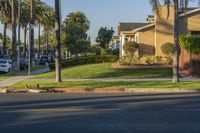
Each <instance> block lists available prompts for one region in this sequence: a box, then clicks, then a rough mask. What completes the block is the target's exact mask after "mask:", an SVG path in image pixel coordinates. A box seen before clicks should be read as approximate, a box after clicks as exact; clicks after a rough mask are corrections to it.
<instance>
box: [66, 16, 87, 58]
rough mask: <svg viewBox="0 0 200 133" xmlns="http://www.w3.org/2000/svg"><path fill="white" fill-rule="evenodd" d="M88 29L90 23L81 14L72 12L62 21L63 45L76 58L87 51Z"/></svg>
mask: <svg viewBox="0 0 200 133" xmlns="http://www.w3.org/2000/svg"><path fill="white" fill-rule="evenodd" d="M89 27H90V22H89V20H88V19H87V17H86V16H85V14H84V13H82V12H72V13H70V14H69V15H68V16H67V18H66V19H65V21H64V31H65V37H66V38H65V44H66V46H67V48H68V50H69V51H70V52H71V53H72V54H75V55H76V57H77V56H78V54H81V53H86V52H87V51H88V49H89V46H90V38H89V37H88V35H87V31H88V30H89Z"/></svg>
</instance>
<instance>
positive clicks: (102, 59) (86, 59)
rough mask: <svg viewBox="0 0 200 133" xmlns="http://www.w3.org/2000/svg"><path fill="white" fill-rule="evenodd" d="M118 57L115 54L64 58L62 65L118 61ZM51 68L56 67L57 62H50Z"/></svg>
mask: <svg viewBox="0 0 200 133" xmlns="http://www.w3.org/2000/svg"><path fill="white" fill-rule="evenodd" d="M117 59H118V58H117V56H115V55H99V56H86V57H80V58H74V59H67V60H63V61H62V62H61V66H62V67H70V66H76V65H84V64H94V63H103V62H116V61H117ZM49 68H50V69H55V63H50V64H49Z"/></svg>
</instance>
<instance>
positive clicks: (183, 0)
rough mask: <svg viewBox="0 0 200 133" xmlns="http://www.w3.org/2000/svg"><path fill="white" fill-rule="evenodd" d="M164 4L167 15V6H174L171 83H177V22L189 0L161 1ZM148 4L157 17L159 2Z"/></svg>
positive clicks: (152, 0)
mask: <svg viewBox="0 0 200 133" xmlns="http://www.w3.org/2000/svg"><path fill="white" fill-rule="evenodd" d="M163 1H164V4H165V5H167V7H168V14H167V15H169V13H170V12H169V6H170V5H171V3H173V4H174V59H173V82H179V81H180V80H179V42H178V36H179V29H178V27H179V22H178V16H179V11H180V10H183V11H185V12H186V11H187V7H188V2H189V1H190V0H163ZM150 3H151V5H152V7H153V10H154V11H155V12H156V13H157V14H158V16H159V6H160V0H150Z"/></svg>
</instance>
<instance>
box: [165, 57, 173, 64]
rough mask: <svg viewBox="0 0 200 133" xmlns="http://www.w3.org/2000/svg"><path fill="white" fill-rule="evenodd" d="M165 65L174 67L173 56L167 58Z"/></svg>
mask: <svg viewBox="0 0 200 133" xmlns="http://www.w3.org/2000/svg"><path fill="white" fill-rule="evenodd" d="M165 64H167V65H172V64H173V57H172V56H168V57H165Z"/></svg>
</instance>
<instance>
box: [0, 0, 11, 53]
mask: <svg viewBox="0 0 200 133" xmlns="http://www.w3.org/2000/svg"><path fill="white" fill-rule="evenodd" d="M0 21H1V23H2V24H3V51H2V52H3V55H7V28H8V25H9V24H10V23H11V3H10V2H9V1H8V0H1V1H0Z"/></svg>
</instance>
